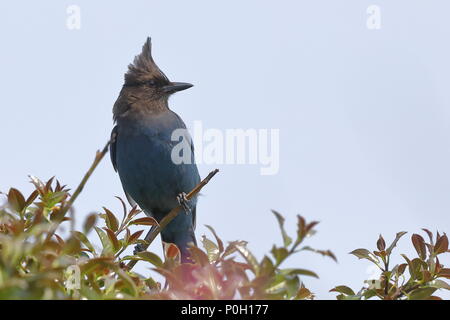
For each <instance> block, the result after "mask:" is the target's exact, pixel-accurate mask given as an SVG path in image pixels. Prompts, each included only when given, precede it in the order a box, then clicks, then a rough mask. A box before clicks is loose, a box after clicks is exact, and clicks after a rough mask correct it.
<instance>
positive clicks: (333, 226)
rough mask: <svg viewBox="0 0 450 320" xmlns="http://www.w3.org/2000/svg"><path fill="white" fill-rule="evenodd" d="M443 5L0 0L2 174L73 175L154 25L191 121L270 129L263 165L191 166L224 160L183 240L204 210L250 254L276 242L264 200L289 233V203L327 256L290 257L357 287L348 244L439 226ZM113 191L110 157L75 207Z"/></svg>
mask: <svg viewBox="0 0 450 320" xmlns="http://www.w3.org/2000/svg"><path fill="white" fill-rule="evenodd" d="M71 6H75V8H76V10H79V13H80V15H79V20H77V21H78V22H79V24H76V23H75V25H74V22H73V21H74V20H73V14H74V11H71V10H70V8H73V7H71ZM373 6H375V7H373ZM373 8H375V9H376V10H377V14H376V16H374V12H373V11H372V10H373ZM68 9H69V11H68ZM368 9H369V13H368ZM449 10H450V3H447V2H444V1H437V0H429V1H417V0H397V1H387V0H370V1H366V0H348V1H335V0H314V1H294V0H283V1H277V2H275V1H263V0H259V1H256V0H248V1H236V0H228V1H206V0H195V1H189V2H187V1H181V0H172V1H162V0H160V1H156V0H146V1H137V0H134V1H127V2H120V3H119V2H118V1H116V2H114V1H105V0H98V1H86V0H83V1H82V0H72V1H65V0H64V1H61V0H58V1H49V0H43V1H39V2H37V1H21V0H17V1H2V2H1V3H0V35H1V42H2V50H0V71H1V74H2V76H1V77H0V88H1V91H2V94H1V96H2V103H1V106H0V108H1V109H0V111H1V113H0V115H1V118H0V119H1V125H0V137H2V138H1V144H2V146H1V151H0V152H1V160H0V161H1V162H0V190H1V191H7V190H8V189H9V187H11V186H14V187H17V188H19V189H21V190H25V191H27V192H30V191H31V190H32V186H31V185H30V184H29V178H28V177H27V175H29V174H32V175H35V176H37V177H39V178H41V179H43V180H44V179H48V178H50V177H52V176H56V177H57V178H58V179H59V180H60V181H62V182H63V183H65V184H67V185H68V186H70V187H71V188H73V189H74V188H75V187H76V186H77V184H78V183H79V181H80V180H81V178H82V175H83V174H84V172H85V171H86V170H87V169H88V167H89V165H90V164H91V162H92V160H93V157H94V155H95V151H96V150H97V149H100V148H101V147H102V146H103V145H104V144H105V143H106V141H107V140H108V138H109V135H110V132H111V129H112V127H113V122H112V106H113V104H114V102H115V100H116V99H117V96H118V94H119V91H120V89H121V86H122V84H123V74H124V72H125V71H126V69H127V65H128V64H129V63H130V62H132V59H133V58H134V56H135V55H136V54H138V53H139V52H140V50H141V47H142V45H143V43H144V42H145V39H146V37H147V36H151V37H152V42H153V57H154V59H155V61H156V62H157V64H158V65H159V67H160V68H161V69H162V70H163V71H164V72H165V73H166V75H167V76H168V77H169V78H170V79H171V80H173V81H183V82H190V83H193V84H194V87H193V88H192V89H189V90H187V91H183V92H180V93H178V94H176V95H175V96H174V97H172V98H171V100H170V106H171V109H172V110H174V111H175V112H176V113H178V114H179V115H180V116H181V117H182V118H183V119H184V121H185V123H186V124H187V126H188V128H189V129H190V130H192V129H193V128H194V125H195V123H196V121H197V122H198V121H201V123H202V125H203V128H204V129H215V130H219V131H220V132H225V131H226V130H228V129H244V130H246V129H255V130H261V129H262V130H268V131H270V130H278V132H279V144H278V146H279V153H278V155H279V170H278V171H277V172H276V173H275V174H272V175H261V170H260V169H261V166H259V165H258V164H256V165H255V164H206V163H202V164H200V165H199V171H200V174H201V176H202V177H204V176H206V175H207V174H208V172H209V171H211V170H212V169H214V168H216V167H217V168H219V169H220V173H219V174H218V175H217V176H216V177H215V178H214V180H213V181H212V182H211V183H210V184H209V185H208V186H207V187H206V188H205V189H204V190H203V191H202V194H203V195H202V196H201V198H200V199H199V203H198V208H197V231H196V233H197V238H198V239H199V238H200V237H201V235H203V234H207V235H209V233H208V230H207V229H206V228H205V227H204V225H205V224H207V225H211V226H213V227H215V229H216V231H217V233H218V234H219V235H220V236H221V237H222V238H223V239H224V240H227V241H232V240H238V239H243V240H247V241H248V242H249V248H250V249H251V250H252V251H253V252H254V253H255V255H257V257H258V258H262V256H263V254H265V253H267V252H268V251H269V250H270V249H271V247H272V244H273V243H277V244H281V236H280V233H279V230H278V226H277V223H276V220H275V218H274V216H273V215H272V213H271V211H270V210H271V209H275V210H277V211H279V212H280V213H282V214H283V215H284V216H285V217H286V224H287V229H288V232H290V233H291V234H293V233H294V232H295V228H296V215H297V214H301V215H302V216H304V217H305V218H306V219H307V220H309V221H311V220H317V221H320V224H319V225H318V226H317V230H318V233H317V234H316V235H315V236H314V237H312V238H310V239H308V242H307V244H308V245H310V246H312V247H315V248H319V249H331V250H332V251H333V252H334V253H335V254H336V256H337V258H338V260H339V262H338V263H334V262H333V261H332V260H330V259H326V258H324V257H321V256H316V255H314V254H313V253H300V254H298V255H296V256H294V257H292V258H291V259H290V260H289V261H288V262H287V264H286V266H289V267H293V266H295V267H302V268H311V269H313V270H314V271H316V272H317V273H318V274H319V276H320V279H313V278H304V279H303V280H304V281H305V284H306V285H307V286H308V287H309V288H310V289H311V290H312V291H313V292H314V293H316V295H317V297H318V298H320V299H332V298H333V297H334V296H335V295H334V294H332V293H329V292H328V291H329V290H330V289H331V288H333V287H334V286H336V285H342V284H345V285H348V286H350V287H352V288H353V289H355V290H359V289H360V288H361V287H362V285H363V281H364V280H365V279H368V278H369V277H370V275H371V273H373V270H372V269H371V268H370V264H369V262H366V261H362V260H357V258H356V257H354V256H352V255H349V254H348V253H349V252H350V251H352V250H353V249H356V248H369V249H375V248H376V247H375V244H376V240H377V239H378V236H379V234H382V235H383V236H384V238H385V239H386V241H387V242H388V243H389V242H390V241H392V240H393V238H394V236H395V233H396V232H399V231H408V234H407V235H406V236H405V237H404V238H403V239H402V240H401V241H400V243H399V246H398V248H397V249H396V251H395V252H396V253H397V257H400V253H406V254H410V255H413V249H412V245H411V244H410V237H411V235H412V233H418V232H420V229H421V228H429V229H431V230H439V231H441V232H445V231H448V230H449V229H448V226H449V222H450V216H449V214H448V212H449V211H450V197H449V195H450V166H449V163H450V90H448V84H449V83H450V81H449V80H450V76H449V75H450V60H449V59H448V57H449V56H450V45H449V44H448V41H447V39H448V38H449V33H450V21H449V20H448V12H449ZM374 19H375V20H374ZM78 27H79V28H78ZM116 195H117V196H123V191H122V188H121V185H120V181H119V177H118V175H117V174H116V173H115V172H114V170H113V168H112V165H111V163H110V161H109V159H107V158H106V159H105V160H104V161H103V162H102V163H101V164H100V166H99V167H98V169H97V170H96V171H95V173H94V175H93V176H92V178H91V180H90V181H89V182H88V184H87V186H86V188H85V189H84V191H83V193H82V194H81V196H80V198H79V199H78V201H77V203H76V204H75V207H76V214H77V221H82V220H83V217H84V216H86V215H87V214H89V213H91V212H98V211H99V210H101V208H102V206H106V207H108V208H110V209H112V210H113V211H115V212H118V213H120V208H121V205H120V203H119V202H118V201H117V200H116V199H115V196H116ZM90 237H91V238H92V239H94V238H95V236H94V235H93V234H91V235H90ZM152 250H154V251H156V252H159V251H160V245H159V244H158V243H156V244H154V246H153V248H152ZM394 260H395V259H394ZM395 262H396V263H400V262H402V261H401V260H400V258H398V259H397V260H395ZM441 262H443V263H444V264H445V263H447V264H449V263H450V261H449V259H447V260H444V261H441ZM139 271H140V272H142V273H148V270H146V269H144V268H141V269H139ZM443 296H444V297H447V298H449V297H450V295H448V294H446V293H443Z"/></svg>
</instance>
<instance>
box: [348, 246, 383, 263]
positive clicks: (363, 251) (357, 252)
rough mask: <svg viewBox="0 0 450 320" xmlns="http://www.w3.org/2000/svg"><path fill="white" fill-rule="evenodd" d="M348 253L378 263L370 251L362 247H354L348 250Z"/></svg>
mask: <svg viewBox="0 0 450 320" xmlns="http://www.w3.org/2000/svg"><path fill="white" fill-rule="evenodd" d="M350 254H352V255H354V256H356V257H358V258H359V259H367V260H369V261H372V262H373V263H378V261H376V260H375V259H374V257H373V256H372V253H371V252H370V251H369V250H367V249H364V248H360V249H355V250H353V251H352V252H350Z"/></svg>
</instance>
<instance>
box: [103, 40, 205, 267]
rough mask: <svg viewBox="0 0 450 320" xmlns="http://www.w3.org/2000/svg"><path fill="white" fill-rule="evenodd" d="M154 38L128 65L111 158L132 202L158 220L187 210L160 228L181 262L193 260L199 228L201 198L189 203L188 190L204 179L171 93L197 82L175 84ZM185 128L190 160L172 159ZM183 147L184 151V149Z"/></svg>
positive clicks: (116, 106) (115, 112) (116, 113)
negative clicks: (156, 56)
mask: <svg viewBox="0 0 450 320" xmlns="http://www.w3.org/2000/svg"><path fill="white" fill-rule="evenodd" d="M151 49H152V48H151V39H150V38H147V41H146V43H145V44H144V46H143V48H142V52H141V54H139V55H138V56H136V57H135V59H134V62H133V63H132V64H130V65H129V66H128V71H127V72H126V74H125V83H124V85H123V87H122V90H121V91H120V95H119V97H118V99H117V101H116V103H115V104H114V107H113V115H114V121H115V123H116V126H115V127H114V129H113V131H112V136H114V137H115V138H113V139H112V143H111V146H110V154H111V161H112V163H113V166H114V169H115V170H116V171H117V172H118V173H119V176H120V180H121V182H122V186H123V189H124V191H125V194H126V196H127V199H128V201H129V202H130V203H131V204H132V205H134V204H138V205H139V207H140V208H141V209H142V210H143V211H144V212H145V214H146V215H148V216H151V217H153V218H155V219H156V220H157V221H161V219H162V218H163V217H164V216H165V215H167V214H168V213H169V212H170V211H171V210H172V209H173V208H174V207H176V206H178V205H179V204H182V205H183V208H184V210H183V211H184V212H183V211H182V212H180V213H179V214H178V216H177V217H176V218H175V219H174V220H172V221H171V222H170V223H169V224H168V225H167V226H166V228H164V229H163V230H162V232H161V238H162V241H163V242H166V243H174V244H176V245H177V246H178V248H179V249H180V251H181V260H182V261H183V262H187V261H189V251H188V250H187V249H188V248H189V245H190V244H191V243H192V244H194V245H196V240H195V235H194V229H195V217H196V202H197V199H196V198H193V199H191V200H189V202H187V200H186V198H185V194H186V193H187V192H189V191H191V190H192V189H193V188H194V187H195V186H196V185H197V184H198V183H199V182H200V176H199V173H198V169H197V166H196V164H195V160H194V154H193V150H194V149H193V145H192V140H191V138H190V136H189V133H188V132H187V130H186V125H185V124H184V122H183V120H181V118H180V117H179V116H178V115H177V114H176V113H175V112H173V111H171V110H170V109H169V105H168V100H169V97H170V96H171V95H172V94H173V93H175V92H178V91H181V90H185V89H188V88H190V87H192V84H189V83H182V82H171V81H169V79H168V78H167V77H166V75H165V74H164V73H163V72H162V71H161V70H160V69H159V68H158V66H157V65H156V64H155V62H154V60H153V58H152V52H151ZM177 129H181V130H182V131H181V132H184V136H181V137H180V139H186V140H185V141H188V143H190V148H187V149H188V150H189V153H190V154H188V155H186V154H184V155H183V154H182V153H181V156H183V159H186V157H188V159H189V161H183V162H182V163H179V161H173V159H172V153H173V152H172V150H173V148H174V147H175V146H176V145H177V144H179V142H180V141H173V140H172V133H173V132H174V130H177ZM185 151H186V150H183V151H182V152H185Z"/></svg>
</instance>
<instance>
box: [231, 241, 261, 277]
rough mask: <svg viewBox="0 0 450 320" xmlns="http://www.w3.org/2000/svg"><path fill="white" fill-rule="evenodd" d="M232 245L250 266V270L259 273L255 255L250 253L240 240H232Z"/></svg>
mask: <svg viewBox="0 0 450 320" xmlns="http://www.w3.org/2000/svg"><path fill="white" fill-rule="evenodd" d="M230 244H233V246H234V247H235V248H236V250H237V251H238V252H239V253H240V254H241V255H242V257H243V258H244V259H245V260H246V261H247V263H248V264H249V265H250V267H251V268H252V271H253V273H254V274H255V275H259V264H258V261H257V260H256V258H255V256H254V255H253V254H252V253H251V251H250V250H248V249H247V246H246V245H245V244H243V243H242V242H240V241H237V242H232V243H230Z"/></svg>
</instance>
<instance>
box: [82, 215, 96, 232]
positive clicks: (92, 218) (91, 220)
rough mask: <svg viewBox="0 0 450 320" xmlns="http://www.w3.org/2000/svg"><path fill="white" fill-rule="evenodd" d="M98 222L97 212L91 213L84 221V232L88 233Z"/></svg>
mask: <svg viewBox="0 0 450 320" xmlns="http://www.w3.org/2000/svg"><path fill="white" fill-rule="evenodd" d="M96 222H97V214H96V213H92V214H90V215H89V216H88V217H87V218H86V220H85V221H84V224H83V232H84V233H86V234H87V233H89V231H91V229H92V227H93V226H95V223H96Z"/></svg>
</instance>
